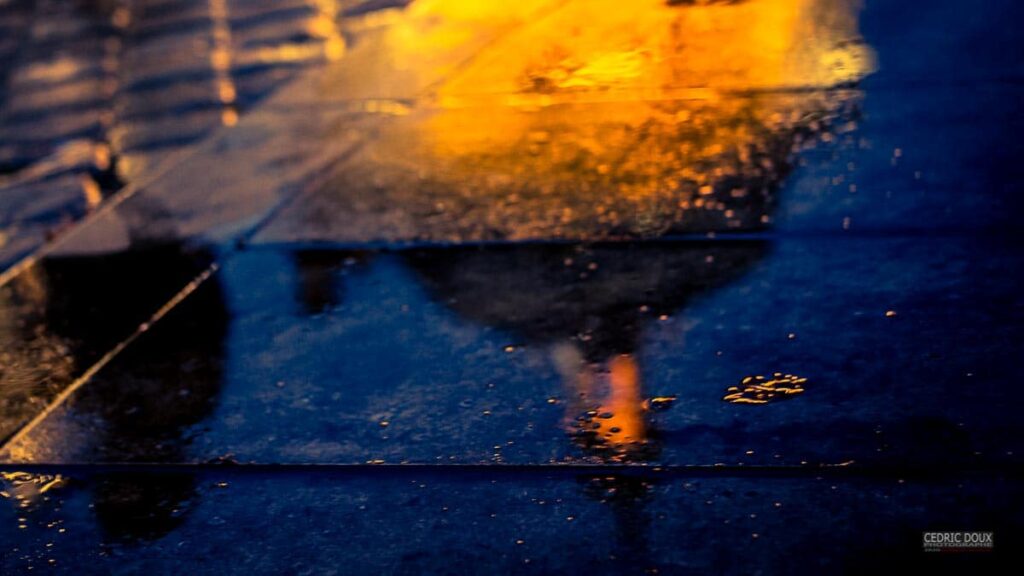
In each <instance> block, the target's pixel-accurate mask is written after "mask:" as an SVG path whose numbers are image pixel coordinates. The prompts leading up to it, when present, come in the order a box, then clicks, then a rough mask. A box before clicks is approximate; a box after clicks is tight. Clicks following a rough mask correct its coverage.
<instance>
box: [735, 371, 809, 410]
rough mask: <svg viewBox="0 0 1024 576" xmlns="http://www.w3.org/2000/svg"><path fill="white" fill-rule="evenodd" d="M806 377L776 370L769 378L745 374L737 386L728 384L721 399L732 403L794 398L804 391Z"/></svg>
mask: <svg viewBox="0 0 1024 576" xmlns="http://www.w3.org/2000/svg"><path fill="white" fill-rule="evenodd" d="M806 383H807V378H801V377H799V376H794V375H792V374H782V373H779V372H776V373H775V374H774V375H773V376H772V377H771V378H765V377H764V376H747V377H746V378H744V379H743V382H740V385H739V386H730V387H729V389H728V390H726V392H727V394H726V395H725V397H724V398H722V400H725V401H726V402H731V403H733V404H767V403H769V402H775V401H778V400H788V399H790V398H796V397H797V395H799V394H803V393H804V385H805V384H806Z"/></svg>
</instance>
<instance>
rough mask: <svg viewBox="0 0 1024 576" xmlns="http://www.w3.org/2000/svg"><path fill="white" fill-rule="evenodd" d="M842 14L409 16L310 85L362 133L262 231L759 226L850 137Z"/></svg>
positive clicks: (747, 8) (612, 6) (555, 234)
mask: <svg viewBox="0 0 1024 576" xmlns="http://www.w3.org/2000/svg"><path fill="white" fill-rule="evenodd" d="M856 14H857V3H856V2H844V1H835V2H833V1H824V0H800V1H791V0H751V1H749V2H739V3H711V4H706V3H688V4H679V3H673V4H669V3H666V2H664V1H662V0H642V1H641V2H640V3H639V4H637V5H635V6H631V10H630V11H628V12H627V13H623V11H622V10H621V9H620V7H619V6H618V5H617V4H616V3H612V2H605V1H598V2H593V1H567V2H556V1H541V0H538V1H532V2H530V1H528V2H521V3H515V4H514V5H507V4H493V3H492V4H479V3H471V2H441V1H432V0H424V1H423V2H416V3H414V4H413V5H412V6H411V7H410V8H409V9H408V11H406V12H405V13H403V14H401V15H400V16H399V17H396V19H395V20H394V22H393V23H391V24H390V26H387V27H385V30H384V32H380V33H378V34H377V35H371V36H369V37H368V38H366V39H365V42H364V44H363V46H364V48H362V49H359V48H358V44H357V49H356V50H355V51H354V52H353V53H352V54H351V55H350V58H349V59H347V60H345V61H343V62H342V64H344V67H343V69H342V67H339V69H338V70H339V72H338V74H341V72H346V74H347V75H346V74H341V75H340V76H338V75H337V74H336V75H335V76H337V77H334V76H331V75H330V74H328V75H327V77H326V79H325V80H324V81H323V86H321V87H320V88H321V89H322V90H323V91H324V92H325V94H326V96H325V98H327V99H332V98H333V99H337V100H341V101H345V102H346V103H349V104H352V105H353V106H356V107H357V109H359V108H358V105H362V106H363V108H362V109H361V111H362V112H363V113H364V114H363V115H362V117H361V119H360V122H361V123H362V124H361V126H362V128H361V129H363V130H364V131H366V132H367V133H370V134H373V137H372V138H370V139H368V140H367V142H366V143H365V145H364V146H363V147H362V148H361V149H360V151H358V152H357V153H355V154H354V156H353V157H352V158H350V159H348V160H346V161H345V162H343V163H340V164H339V166H338V167H337V168H336V170H335V174H334V175H333V177H332V178H330V179H329V181H328V182H327V183H326V184H325V185H324V188H323V190H321V191H320V192H318V193H316V194H313V195H312V196H311V197H310V201H309V202H304V203H302V204H301V205H296V206H294V207H293V208H292V209H291V210H290V211H289V212H288V213H287V214H288V215H287V217H285V218H283V219H282V220H281V221H280V222H279V224H278V225H276V226H274V225H272V226H271V227H270V229H269V230H268V232H267V233H266V234H267V235H268V237H270V238H277V239H282V238H284V239H305V240H311V239H333V240H338V239H342V240H346V241H347V240H351V241H357V240H381V241H409V240H431V241H446V242H459V241H465V240H525V239H538V240H539V239H551V238H567V239H575V240H581V239H582V240H595V239H610V238H622V237H652V236H660V235H664V234H687V233H695V232H706V231H724V230H750V229H755V228H762V227H764V226H766V225H767V224H769V223H770V212H771V208H772V205H773V203H774V201H775V193H776V189H777V187H778V185H779V184H780V182H781V181H782V179H783V178H785V176H786V175H787V174H788V172H789V170H790V168H791V160H792V157H793V154H794V152H796V151H799V150H800V149H802V148H803V147H806V146H811V145H813V144H814V143H815V142H817V141H818V140H827V141H829V140H831V139H832V138H833V136H834V133H835V132H836V131H845V130H850V129H852V126H851V121H852V120H854V119H855V118H856V110H857V102H858V100H859V98H860V95H859V92H858V91H857V90H855V89H854V88H853V85H854V84H853V83H854V82H855V81H856V80H859V79H860V78H861V77H863V76H864V75H865V74H867V73H868V72H870V71H871V70H872V63H871V60H872V57H871V54H870V50H869V49H868V48H867V47H866V46H865V45H864V44H863V42H861V40H860V38H859V35H858V32H857V26H856ZM356 72H358V73H359V76H360V77H363V76H372V77H373V78H374V80H373V82H371V86H369V87H368V86H364V85H362V84H363V83H362V82H359V81H357V79H356V77H355V75H356ZM381 102H389V103H391V104H392V105H388V106H383V105H381ZM371 104H372V105H371ZM399 109H400V110H401V114H400V115H397V116H396V115H394V114H393V113H392V112H393V111H394V110H399Z"/></svg>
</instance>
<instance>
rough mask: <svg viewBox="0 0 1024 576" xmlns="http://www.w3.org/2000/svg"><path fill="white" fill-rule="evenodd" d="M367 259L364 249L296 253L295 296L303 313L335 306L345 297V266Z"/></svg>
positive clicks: (316, 311) (318, 311) (346, 267)
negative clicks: (361, 250)
mask: <svg viewBox="0 0 1024 576" xmlns="http://www.w3.org/2000/svg"><path fill="white" fill-rule="evenodd" d="M370 259H371V256H370V254H369V253H368V252H338V251H332V250H301V251H299V252H296V253H295V272H296V280H297V285H298V289H297V292H296V294H295V296H296V301H297V302H298V303H299V304H300V305H301V307H302V310H303V312H304V313H306V314H309V315H316V314H322V313H325V312H330V311H331V310H332V309H334V308H337V307H338V306H339V305H340V304H341V302H342V300H344V298H345V292H344V283H343V280H342V277H343V276H345V275H347V274H348V269H349V268H351V267H353V266H356V265H365V264H367V263H368V262H369V261H370Z"/></svg>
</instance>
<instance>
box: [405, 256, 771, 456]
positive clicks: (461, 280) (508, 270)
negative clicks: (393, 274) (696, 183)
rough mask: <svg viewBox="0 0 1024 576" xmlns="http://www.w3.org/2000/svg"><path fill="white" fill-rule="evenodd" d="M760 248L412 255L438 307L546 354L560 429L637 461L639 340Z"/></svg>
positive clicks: (644, 435)
mask: <svg viewBox="0 0 1024 576" xmlns="http://www.w3.org/2000/svg"><path fill="white" fill-rule="evenodd" d="M764 252H765V246H764V244H763V243H761V242H755V241H732V242H720V243H713V242H698V243H673V242H658V243H626V244H607V245H595V246H539V245H527V246H511V247H491V248H460V249H437V250H413V251H410V252H408V253H407V255H406V259H407V261H408V262H409V265H410V266H411V267H412V268H413V269H415V270H416V272H417V274H418V275H419V277H420V278H421V280H422V282H423V283H424V284H425V285H426V286H427V288H428V290H429V291H430V293H431V294H432V296H433V297H434V298H435V300H437V301H438V302H443V303H446V305H447V306H449V307H450V308H452V309H453V310H455V311H456V312H457V313H458V314H459V315H460V316H462V317H463V318H466V319H468V320H470V321H473V322H475V323H478V324H483V325H486V326H491V327H496V328H500V329H502V330H505V331H508V332H511V333H513V334H515V335H516V336H517V337H518V338H520V339H521V340H522V341H523V342H525V343H526V344H527V345H531V346H535V345H539V346H542V347H545V348H547V349H548V351H549V355H550V356H551V358H552V360H553V364H554V365H555V367H556V368H557V370H558V372H559V374H560V376H561V378H562V381H563V385H564V388H565V392H564V404H565V410H566V412H565V425H566V427H567V429H569V430H571V432H572V436H573V438H574V439H575V441H576V442H577V444H578V445H579V446H581V447H582V448H584V450H585V454H587V455H589V456H590V457H593V458H596V459H598V460H599V461H612V462H623V461H630V460H638V459H639V460H642V459H645V458H647V457H650V456H652V455H654V454H656V453H657V447H656V445H655V444H654V443H652V442H650V434H649V433H648V425H647V423H646V421H647V416H646V412H647V411H648V409H649V408H650V406H648V405H647V404H646V403H645V396H644V394H643V392H642V384H641V382H642V376H641V373H642V370H641V367H640V365H639V361H638V359H639V358H642V355H643V351H642V350H640V349H639V346H640V341H641V335H642V333H643V331H644V330H645V328H646V327H647V326H648V325H649V324H650V323H652V322H658V321H659V320H660V319H661V318H664V317H667V316H670V315H673V314H676V313H677V311H679V310H680V309H681V308H683V307H684V306H685V304H686V303H687V302H688V301H689V300H691V299H692V298H694V297H697V296H699V295H700V294H701V293H703V292H706V291H710V290H713V289H715V288H716V287H718V286H721V285H723V284H725V283H726V282H728V281H729V280H731V279H733V278H736V277H737V276H739V275H740V274H742V273H743V271H744V270H746V269H747V268H748V267H749V266H750V265H751V264H753V263H754V262H756V261H757V260H758V259H759V258H760V257H761V256H762V255H763V254H764Z"/></svg>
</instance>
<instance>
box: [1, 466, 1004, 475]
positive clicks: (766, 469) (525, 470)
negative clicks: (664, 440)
mask: <svg viewBox="0 0 1024 576" xmlns="http://www.w3.org/2000/svg"><path fill="white" fill-rule="evenodd" d="M0 469H17V470H18V471H26V472H40V473H43V472H53V473H61V472H63V473H68V474H70V473H77V472H84V473H107V472H146V473H171V472H187V473H225V474H250V473H252V474H268V473H306V472H309V473H324V474H331V473H354V474H362V473H370V474H388V473H402V474H415V473H425V474H431V473H456V474H457V473H499V474H500V473H513V474H533V473H538V474H589V473H593V474H649V475H667V476H708V477H715V476H720V477H736V476H769V477H780V478H804V477H822V478H824V477H830V478H836V477H843V478H930V477H931V478H935V477H942V476H961V475H997V476H1003V477H1006V478H1020V477H1022V476H1024V469H1022V467H1021V466H1019V465H1015V464H1005V465H989V466H939V467H936V466H884V465H880V466H841V465H836V464H821V465H815V466H795V465H793V466H771V465H769V466H715V465H711V464H690V465H687V464H683V465H671V464H669V465H659V466H654V465H647V466H645V465H637V464H325V463H319V464H318V463H308V464H301V463H290V464H289V463H282V464H266V463H250V464H232V465H226V464H217V463H158V462H150V463H146V462H139V463H132V462H107V463H64V464H60V463H36V462H25V463H20V464H19V463H17V462H10V463H0Z"/></svg>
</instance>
